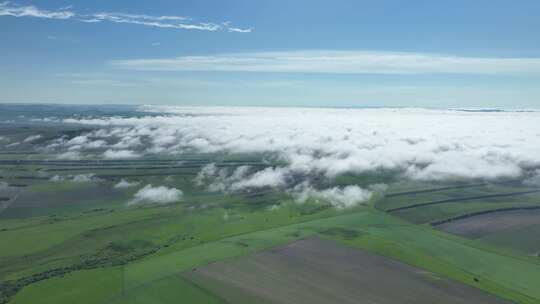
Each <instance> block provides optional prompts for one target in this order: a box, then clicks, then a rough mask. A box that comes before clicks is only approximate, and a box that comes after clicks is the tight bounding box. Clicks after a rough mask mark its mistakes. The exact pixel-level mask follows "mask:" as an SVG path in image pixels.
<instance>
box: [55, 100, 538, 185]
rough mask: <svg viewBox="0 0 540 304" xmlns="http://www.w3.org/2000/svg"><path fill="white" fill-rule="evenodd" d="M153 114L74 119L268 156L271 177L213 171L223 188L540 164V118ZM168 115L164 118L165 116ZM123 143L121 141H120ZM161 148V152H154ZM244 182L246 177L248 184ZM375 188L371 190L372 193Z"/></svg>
mask: <svg viewBox="0 0 540 304" xmlns="http://www.w3.org/2000/svg"><path fill="white" fill-rule="evenodd" d="M142 110H145V111H150V112H153V115H152V116H150V115H149V116H143V117H138V118H134V117H132V118H120V117H113V118H103V119H82V120H81V119H79V120H77V119H69V120H66V122H70V123H84V124H93V125H101V126H103V127H102V129H99V131H96V132H95V133H93V134H92V137H93V138H94V137H95V138H101V139H103V140H105V139H107V140H108V142H112V141H110V139H113V138H122V137H126V138H127V137H129V138H132V139H134V138H137V139H140V141H141V142H144V143H145V144H146V143H147V144H148V147H147V149H146V153H163V154H171V155H173V154H178V153H186V152H196V153H199V152H203V153H209V152H210V153H216V152H218V153H219V152H223V153H264V154H265V155H267V156H268V157H269V158H270V159H272V160H277V161H280V162H281V163H283V165H282V166H280V168H273V169H272V168H269V169H266V171H262V170H259V172H256V171H255V169H254V168H251V169H249V168H248V169H242V170H244V171H242V172H238V174H237V177H233V176H234V172H233V171H228V169H224V168H218V167H216V166H212V165H211V166H208V167H205V170H203V171H201V173H200V176H199V177H198V180H200V182H199V183H200V185H204V186H207V185H212V187H213V189H215V190H216V191H223V190H226V191H229V190H232V189H233V184H234V188H235V189H242V188H249V187H264V186H269V187H275V186H278V187H281V186H283V185H284V184H287V187H288V186H290V185H288V183H289V182H290V181H291V180H297V179H300V180H302V179H306V178H309V177H310V176H322V177H326V178H334V177H336V176H339V175H342V174H346V173H352V174H362V173H366V172H374V171H377V170H394V171H396V173H397V174H400V173H401V174H402V175H403V177H404V178H411V179H436V180H443V179H486V180H494V179H499V178H518V177H522V176H525V175H526V173H527V172H529V171H531V170H535V169H537V168H538V167H540V125H539V124H538V121H540V112H534V111H533V112H498V113H490V112H463V111H453V110H425V109H315V108H311V109H305V108H304V109H302V108H234V107H230V108H225V107H194V108H190V107H165V106H159V107H155V106H152V107H144V108H142ZM159 113H162V114H164V115H159ZM113 145H114V143H113ZM152 151H154V152H152ZM240 176H241V177H240ZM366 186H367V185H362V187H366Z"/></svg>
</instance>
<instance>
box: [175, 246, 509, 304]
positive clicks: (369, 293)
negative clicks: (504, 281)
mask: <svg viewBox="0 0 540 304" xmlns="http://www.w3.org/2000/svg"><path fill="white" fill-rule="evenodd" d="M183 276H184V277H185V278H187V279H189V280H190V281H192V282H193V283H194V284H196V285H198V286H200V287H201V288H203V289H205V290H207V291H208V292H211V293H213V294H215V295H217V296H219V297H221V298H222V299H224V300H226V301H227V302H229V303H295V304H301V303H309V304H318V303H321V304H322V303H325V304H327V303H351V304H352V303H355V304H363V303H366V304H367V303H369V304H375V303H376V304H396V303H411V304H412V303H414V304H423V303H425V304H428V303H429V304H432V303H440V304H446V303H448V304H450V303H452V304H456V303H475V304H482V303H491V304H497V303H507V302H505V301H503V300H500V299H498V298H496V297H494V296H492V295H489V294H486V293H484V292H483V291H481V290H478V289H475V288H473V287H471V286H467V285H464V284H461V283H456V282H453V281H449V280H447V279H443V278H439V277H436V276H435V275H433V274H431V273H428V272H425V271H421V270H419V269H417V268H414V267H411V266H409V265H406V264H403V263H400V262H397V261H394V260H391V259H388V258H385V257H382V256H378V255H375V254H371V253H369V252H366V251H363V250H359V249H355V248H349V247H346V246H343V245H340V244H338V243H336V242H334V241H330V240H323V239H319V238H315V237H314V238H308V239H304V240H300V241H297V242H294V243H292V244H289V245H287V246H283V247H278V248H274V249H272V250H268V251H263V252H259V253H255V254H252V255H250V256H247V257H241V258H236V259H231V260H228V261H223V262H217V263H213V264H210V265H207V266H204V267H201V268H198V269H195V270H193V271H189V272H185V273H184V274H183Z"/></svg>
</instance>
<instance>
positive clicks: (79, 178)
mask: <svg viewBox="0 0 540 304" xmlns="http://www.w3.org/2000/svg"><path fill="white" fill-rule="evenodd" d="M71 180H72V181H74V182H76V183H89V182H92V181H95V180H97V178H95V177H94V174H93V173H86V174H77V175H74V176H72V177H71Z"/></svg>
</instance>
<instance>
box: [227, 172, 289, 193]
mask: <svg viewBox="0 0 540 304" xmlns="http://www.w3.org/2000/svg"><path fill="white" fill-rule="evenodd" d="M288 172H289V171H288V169H286V168H266V169H264V170H261V171H258V172H255V173H254V174H253V175H251V176H249V177H246V178H242V179H241V180H239V181H237V182H234V183H233V184H232V185H231V189H232V190H241V189H246V188H262V187H271V188H277V187H283V186H285V185H286V184H287V182H286V178H287V174H288Z"/></svg>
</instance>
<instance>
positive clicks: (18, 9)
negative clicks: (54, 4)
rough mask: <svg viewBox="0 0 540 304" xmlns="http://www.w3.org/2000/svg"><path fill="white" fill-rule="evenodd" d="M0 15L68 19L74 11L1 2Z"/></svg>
mask: <svg viewBox="0 0 540 304" xmlns="http://www.w3.org/2000/svg"><path fill="white" fill-rule="evenodd" d="M0 16H13V17H36V18H47V19H70V18H72V17H74V16H75V13H73V12H72V11H69V10H58V11H48V10H42V9H38V8H37V7H35V6H33V5H28V6H16V5H11V4H10V2H2V3H0Z"/></svg>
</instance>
